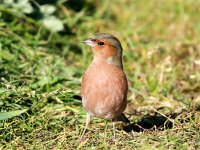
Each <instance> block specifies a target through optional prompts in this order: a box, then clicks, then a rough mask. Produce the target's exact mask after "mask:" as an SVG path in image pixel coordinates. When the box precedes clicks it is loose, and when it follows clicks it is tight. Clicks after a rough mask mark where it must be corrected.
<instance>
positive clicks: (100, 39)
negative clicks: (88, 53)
mask: <svg viewBox="0 0 200 150" xmlns="http://www.w3.org/2000/svg"><path fill="white" fill-rule="evenodd" d="M83 43H85V44H86V45H88V46H91V47H92V50H93V53H94V59H96V60H103V61H106V62H108V63H109V64H113V65H115V66H119V67H122V46H121V43H120V41H119V40H118V39H117V38H116V37H115V36H113V35H111V34H107V33H100V34H97V35H96V36H94V37H92V38H89V39H87V40H85V41H83Z"/></svg>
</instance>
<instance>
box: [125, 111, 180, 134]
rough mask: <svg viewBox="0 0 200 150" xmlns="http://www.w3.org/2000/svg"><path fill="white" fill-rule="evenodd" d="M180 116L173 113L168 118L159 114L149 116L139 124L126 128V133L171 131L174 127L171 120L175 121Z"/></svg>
mask: <svg viewBox="0 0 200 150" xmlns="http://www.w3.org/2000/svg"><path fill="white" fill-rule="evenodd" d="M179 114H180V113H179ZM179 114H178V113H173V114H170V115H168V116H166V117H165V116H161V115H158V114H157V113H155V115H150V114H147V115H145V116H144V117H143V118H142V119H141V120H140V121H139V122H137V123H133V124H129V125H127V126H124V131H126V132H131V131H134V132H142V131H145V130H165V129H171V128H172V127H173V122H172V121H171V119H175V118H176V117H177V116H178V115H179Z"/></svg>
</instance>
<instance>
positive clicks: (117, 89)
mask: <svg viewBox="0 0 200 150" xmlns="http://www.w3.org/2000/svg"><path fill="white" fill-rule="evenodd" d="M83 43H84V44H86V45H88V46H90V47H92V51H93V55H94V57H93V60H92V63H91V64H90V66H89V67H88V69H87V70H86V72H85V74H84V76H83V78H82V85H81V96H82V104H83V107H84V109H85V110H86V112H87V117H86V125H85V128H84V130H83V133H82V135H81V138H80V140H81V139H82V137H83V135H84V133H85V131H86V129H87V127H88V124H89V122H90V119H91V116H96V117H99V118H103V119H112V121H113V130H114V129H115V123H114V122H115V121H123V122H129V120H128V119H127V118H126V117H125V116H124V114H123V111H124V110H125V108H126V105H127V91H128V83H127V79H126V75H125V73H124V71H123V64H122V46H121V43H120V41H119V40H118V39H117V38H116V37H115V36H113V35H110V34H107V33H100V34H97V35H96V36H94V37H92V38H89V39H87V40H85V41H83ZM114 137H115V131H114Z"/></svg>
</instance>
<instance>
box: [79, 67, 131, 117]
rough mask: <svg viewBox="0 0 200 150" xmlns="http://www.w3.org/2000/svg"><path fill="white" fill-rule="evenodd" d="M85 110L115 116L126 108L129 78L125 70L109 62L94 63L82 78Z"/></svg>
mask: <svg viewBox="0 0 200 150" xmlns="http://www.w3.org/2000/svg"><path fill="white" fill-rule="evenodd" d="M81 88H82V91H81V93H82V102H83V106H84V108H85V110H86V111H87V112H89V113H90V114H93V115H95V116H98V117H101V118H114V117H116V116H118V115H120V114H121V113H122V112H123V111H124V109H125V108H126V103H127V102H126V97H127V89H128V84H127V79H126V76H125V74H124V72H123V70H122V69H121V68H119V67H116V66H113V65H109V64H92V65H90V67H89V68H88V70H87V71H86V73H85V75H84V77H83V79H82V87H81Z"/></svg>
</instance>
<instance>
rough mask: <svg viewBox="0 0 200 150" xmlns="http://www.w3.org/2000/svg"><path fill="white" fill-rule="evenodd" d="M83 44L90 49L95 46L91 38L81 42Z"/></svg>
mask: <svg viewBox="0 0 200 150" xmlns="http://www.w3.org/2000/svg"><path fill="white" fill-rule="evenodd" d="M83 43H84V44H86V45H88V46H91V47H93V46H94V45H95V43H94V40H93V39H92V38H90V39H87V40H85V41H83Z"/></svg>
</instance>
